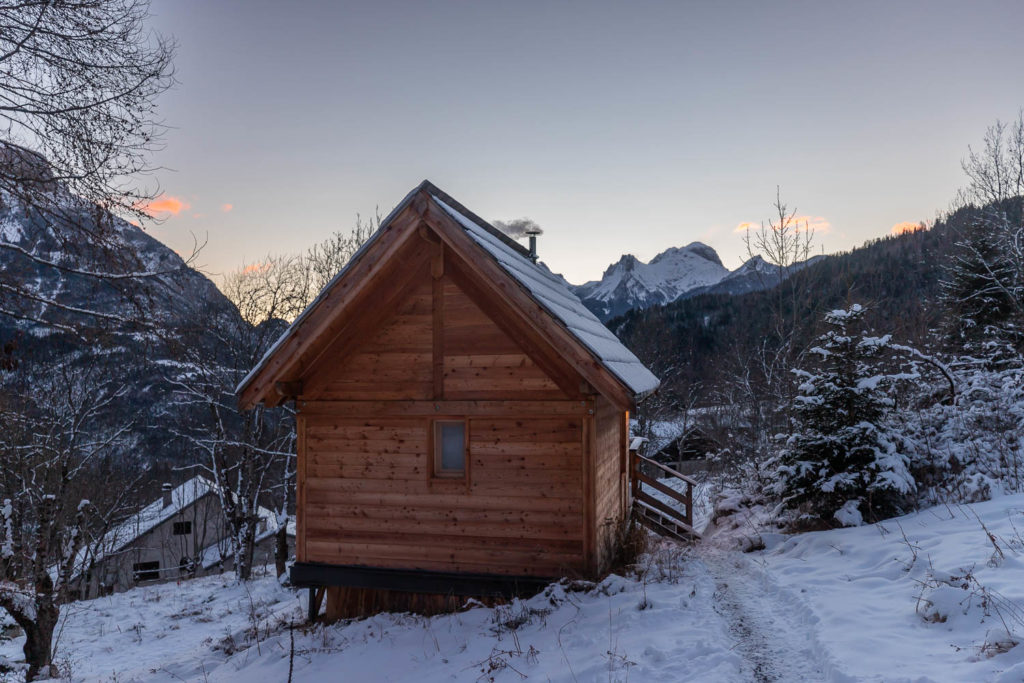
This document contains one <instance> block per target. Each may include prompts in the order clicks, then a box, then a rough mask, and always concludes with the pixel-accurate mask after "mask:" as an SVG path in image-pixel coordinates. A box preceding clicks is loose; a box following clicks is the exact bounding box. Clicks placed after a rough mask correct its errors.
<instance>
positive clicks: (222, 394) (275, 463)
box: [170, 315, 295, 581]
mask: <svg viewBox="0 0 1024 683" xmlns="http://www.w3.org/2000/svg"><path fill="white" fill-rule="evenodd" d="M276 323H277V324H275V321H273V320H271V321H265V323H264V324H262V325H250V324H249V323H248V322H247V321H245V320H243V319H242V318H241V317H235V318H231V317H229V316H226V315H218V316H216V317H214V318H212V319H211V320H209V321H208V324H207V326H206V327H207V329H208V330H209V332H208V334H210V335H212V336H213V337H214V338H216V339H217V342H218V343H217V346H218V347H219V348H220V349H222V350H223V354H222V355H219V356H216V357H209V356H207V355H204V353H203V351H202V349H201V348H200V347H198V346H185V347H183V349H182V360H183V361H184V362H186V363H188V364H189V365H190V366H191V371H190V372H188V373H186V374H184V375H180V376H177V377H172V378H170V382H171V383H172V384H173V386H174V389H175V393H176V395H177V397H178V400H179V402H180V403H181V404H182V405H184V406H186V407H191V408H192V409H193V411H192V412H193V414H194V415H195V418H194V419H193V420H190V421H189V422H188V423H186V424H181V425H173V426H172V427H171V430H172V431H173V432H174V433H176V434H177V436H178V437H179V438H180V439H181V440H182V441H183V442H184V443H186V444H188V445H189V446H190V447H191V448H192V449H193V450H194V451H195V453H196V454H197V456H198V457H197V463H196V464H195V465H194V466H193V468H194V469H198V470H200V471H201V472H203V473H204V474H205V476H206V477H207V478H209V479H210V480H211V481H212V482H213V483H214V487H215V489H216V491H217V494H218V496H219V498H220V506H221V509H222V511H223V513H224V519H225V522H226V523H227V525H228V528H229V530H230V532H231V535H230V551H231V555H232V561H233V563H234V569H235V574H236V576H237V577H238V578H239V579H240V580H243V581H244V580H248V579H249V578H250V577H251V573H252V562H253V554H254V550H255V544H256V537H257V535H258V534H259V532H260V531H261V528H260V525H261V523H262V520H261V519H260V515H259V507H260V502H261V499H264V498H266V497H268V496H269V495H271V492H272V490H273V489H274V488H275V485H278V484H279V482H278V481H277V480H276V477H278V476H280V473H281V472H282V471H286V470H287V469H288V466H287V464H284V465H282V462H285V461H287V460H290V459H294V457H295V446H294V439H295V436H294V429H293V427H292V424H293V422H292V419H291V414H290V412H289V411H287V410H284V409H267V408H263V407H259V408H257V409H255V410H252V411H247V412H244V413H243V412H240V411H239V410H238V402H237V398H236V396H235V387H236V386H237V385H238V382H239V381H240V380H241V379H242V377H244V376H245V373H246V372H248V370H249V369H250V368H251V367H253V366H254V365H255V364H256V362H257V361H258V360H259V359H260V357H262V355H263V353H264V352H265V351H266V349H267V348H268V347H269V344H271V343H273V340H274V339H275V338H276V336H277V334H279V333H280V331H281V330H282V329H283V327H282V325H281V324H280V321H276Z"/></svg>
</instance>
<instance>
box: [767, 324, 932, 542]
mask: <svg viewBox="0 0 1024 683" xmlns="http://www.w3.org/2000/svg"><path fill="white" fill-rule="evenodd" d="M864 313H865V309H864V308H863V307H862V306H860V305H858V304H854V305H852V306H851V307H850V308H849V309H847V310H836V311H832V312H830V313H828V314H827V315H826V316H825V322H826V323H827V324H828V325H830V326H831V328H832V329H830V330H829V331H828V332H827V333H825V334H824V335H822V336H821V337H820V338H819V339H818V344H817V345H816V346H814V347H812V348H811V349H810V354H811V356H812V357H816V358H817V360H816V362H815V363H814V367H813V370H812V371H809V370H795V371H794V372H795V374H796V375H797V378H798V382H799V386H798V388H797V395H796V397H795V402H794V406H793V408H794V412H795V415H796V420H795V429H794V431H793V434H792V435H790V436H789V438H788V439H787V440H786V441H785V443H784V445H783V448H782V449H781V452H780V454H779V455H778V457H777V458H776V461H775V464H776V465H777V470H776V474H775V479H774V481H773V483H772V491H773V492H774V493H775V494H777V495H779V496H780V497H781V498H782V502H783V504H784V506H785V507H786V508H789V509H791V510H795V511H799V512H802V513H804V514H803V515H802V516H801V517H800V518H799V520H798V521H799V522H801V523H803V524H809V525H816V524H821V523H826V524H829V523H833V521H838V522H839V523H841V524H844V525H850V524H860V523H861V522H862V521H863V519H864V518H869V519H880V518H883V517H886V516H889V515H891V514H895V513H898V512H899V511H900V508H901V504H902V503H903V502H904V501H905V499H906V497H907V495H908V494H909V493H911V492H912V491H913V490H914V488H915V483H914V479H913V476H912V475H911V473H910V471H909V468H908V465H909V461H908V458H907V456H906V455H905V454H904V451H905V449H904V444H903V441H902V438H901V437H900V436H899V434H898V433H897V432H896V430H895V429H893V427H892V424H891V422H890V420H889V416H890V413H891V412H892V410H893V406H894V400H893V397H892V396H893V390H894V388H895V385H896V384H897V383H898V382H899V381H900V380H905V379H910V378H912V377H914V376H915V375H913V374H907V373H899V372H895V373H892V372H890V373H886V372H884V371H883V370H882V366H883V365H884V364H885V363H886V361H888V360H889V359H890V358H891V353H890V351H891V349H890V343H891V338H890V336H889V335H886V336H883V337H874V336H867V335H866V334H865V333H864V332H863V317H864Z"/></svg>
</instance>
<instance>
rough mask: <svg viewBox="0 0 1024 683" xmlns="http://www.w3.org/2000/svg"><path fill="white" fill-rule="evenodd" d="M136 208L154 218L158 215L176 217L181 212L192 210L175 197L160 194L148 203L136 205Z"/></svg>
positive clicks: (184, 202) (187, 204) (188, 205)
mask: <svg viewBox="0 0 1024 683" xmlns="http://www.w3.org/2000/svg"><path fill="white" fill-rule="evenodd" d="M137 208H138V209H139V210H141V211H143V212H144V213H146V214H148V215H150V216H153V217H154V218H155V217H157V216H160V215H164V216H177V215H178V214H179V213H181V212H182V211H185V210H187V209H190V208H192V206H191V205H190V204H189V203H188V202H186V201H184V200H181V199H179V198H177V197H170V196H167V195H163V194H162V195H160V196H158V197H156V198H155V199H152V200H150V201H148V202H142V203H140V204H138V205H137Z"/></svg>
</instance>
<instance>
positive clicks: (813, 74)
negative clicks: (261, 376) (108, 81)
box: [147, 0, 1024, 283]
mask: <svg viewBox="0 0 1024 683" xmlns="http://www.w3.org/2000/svg"><path fill="white" fill-rule="evenodd" d="M152 12H153V17H152V22H151V23H152V26H153V28H154V29H155V30H157V31H159V32H160V33H162V34H164V35H166V36H172V37H173V38H174V39H175V40H176V41H177V43H178V51H177V55H176V58H175V68H176V72H177V80H178V84H177V85H176V86H175V88H174V89H173V90H172V91H170V92H168V93H165V94H164V95H163V96H162V97H161V99H160V102H159V104H160V112H161V115H162V117H163V118H164V120H165V122H166V123H167V125H168V126H169V127H170V128H169V130H168V132H167V134H166V135H165V138H164V149H163V150H162V151H160V152H159V153H158V154H157V155H156V156H155V158H154V162H155V163H156V164H158V165H159V166H160V167H161V170H159V171H158V172H157V173H156V175H155V177H154V178H153V179H152V181H153V182H158V183H159V186H160V189H161V191H162V193H163V195H162V197H161V201H160V202H159V203H158V204H157V205H156V206H155V207H154V213H155V214H156V215H157V216H158V217H159V218H160V219H161V221H160V222H159V223H158V224H154V225H149V226H147V229H148V230H149V231H150V232H151V234H153V235H154V236H156V237H157V238H159V239H161V240H162V241H164V242H165V243H167V244H168V245H170V246H171V247H173V248H175V249H177V250H178V251H179V252H186V253H187V252H189V251H190V248H191V246H192V243H193V235H195V236H196V237H198V239H199V240H200V241H205V242H206V246H205V248H204V249H203V251H202V253H201V255H200V258H199V260H198V264H199V265H201V266H202V269H203V270H204V271H205V272H206V273H207V274H209V275H210V276H211V277H214V279H217V277H218V276H219V275H220V274H223V273H225V272H229V271H231V270H234V269H236V268H239V267H241V266H242V265H244V264H248V263H254V262H258V261H260V260H262V259H263V258H265V256H266V255H268V254H282V253H294V252H300V251H302V250H304V249H305V248H307V247H308V246H310V245H312V244H314V243H316V242H318V241H320V240H322V239H324V238H326V237H327V236H329V235H330V234H331V233H332V232H334V231H336V230H346V231H347V230H349V229H351V227H352V226H353V225H354V224H355V219H356V215H357V214H361V215H362V216H364V217H366V216H371V215H373V214H374V213H375V212H376V211H378V210H379V211H380V213H381V214H387V212H388V211H389V210H390V209H391V208H392V207H393V206H394V205H395V204H397V203H398V202H399V201H400V200H401V199H402V198H403V197H404V196H405V194H406V193H407V192H408V191H409V190H411V189H412V188H413V187H415V186H416V185H417V184H418V183H419V182H420V181H421V180H423V179H424V178H427V179H429V180H431V181H432V182H434V183H435V184H436V185H438V186H439V187H441V188H442V189H443V190H445V191H446V192H448V193H449V194H450V195H452V196H453V197H455V198H456V199H458V200H459V201H460V202H462V203H463V204H465V205H466V206H467V207H468V208H470V209H471V210H473V211H474V212H475V213H477V214H478V215H480V216H482V217H484V218H486V219H490V220H509V219H515V218H520V217H529V218H531V219H533V220H534V221H536V222H537V223H539V224H540V225H541V226H542V228H543V229H544V234H543V235H542V236H541V237H540V239H539V245H538V251H539V252H540V255H541V258H542V260H544V261H545V262H546V263H547V264H548V265H549V266H550V267H551V268H552V270H554V271H556V272H560V273H562V274H564V275H565V276H566V278H567V279H568V280H569V281H570V282H575V283H581V282H584V281H586V280H591V279H596V278H599V277H600V275H601V273H602V272H603V271H604V269H605V268H606V267H607V266H608V265H609V264H610V263H612V262H614V261H617V260H618V258H619V257H620V256H621V255H622V254H623V253H632V254H634V255H636V256H637V257H638V258H640V259H642V260H648V259H650V258H652V257H653V256H655V255H656V254H658V253H659V252H661V251H663V250H664V249H666V248H668V247H671V246H682V245H685V244H688V243H690V242H693V241H701V242H704V243H706V244H709V245H710V246H712V247H714V248H715V249H716V250H717V251H718V253H719V254H720V255H721V258H722V261H723V262H724V264H725V265H726V266H727V267H729V268H735V267H737V266H738V265H740V263H741V262H742V261H743V260H744V258H745V256H746V253H745V247H744V243H743V239H742V238H743V230H742V228H741V226H743V225H744V224H747V223H752V224H754V225H759V224H760V223H761V221H765V220H768V219H769V218H771V217H772V212H773V208H772V203H773V202H774V201H775V196H776V188H777V187H779V188H781V190H780V191H781V196H782V199H783V200H784V201H785V202H786V203H787V204H788V205H789V207H790V208H791V209H795V210H796V212H797V214H798V215H800V216H804V217H807V220H808V221H809V222H811V223H812V224H813V225H815V226H817V230H816V234H815V243H816V250H817V251H824V252H826V253H831V252H835V251H839V250H845V249H850V248H853V247H855V246H858V245H860V244H862V243H864V242H865V241H866V240H869V239H873V238H877V237H881V236H883V235H886V234H889V233H890V231H891V230H892V229H893V227H894V226H896V225H899V224H901V223H906V222H912V223H917V222H918V221H930V220H933V219H934V218H935V217H936V215H937V214H938V213H939V212H941V211H943V210H945V209H947V208H948V207H949V206H950V203H951V201H952V200H953V198H954V195H955V194H956V191H957V189H958V188H959V187H961V186H962V185H963V184H964V178H963V174H962V171H961V169H960V160H961V159H962V158H963V157H964V155H965V154H966V153H967V150H968V145H975V146H977V145H979V144H980V141H981V138H982V136H983V134H984V132H985V129H986V127H988V126H989V125H991V124H992V123H994V122H995V121H996V119H1003V120H1007V119H1013V118H1015V117H1016V116H1017V113H1018V111H1019V110H1020V108H1021V107H1022V106H1024V79H1022V78H1021V77H1020V69H1021V65H1024V40H1021V39H1020V26H1022V25H1024V3H1021V2H1017V1H1013V2H970V3H964V2H941V1H929V2H909V1H906V2H856V3H853V2H842V3H840V2H773V3H763V2H731V1H725V2H700V3H698V2H661V3H654V2H639V1H637V2H605V1H602V0H593V1H590V2H530V1H528V0H524V1H521V2H501V3H499V2H486V1H483V0H477V1H469V0H461V1H452V2H389V1H387V0H375V1H370V2H331V1H326V0H325V1H321V2H314V1H311V0H310V1H303V2H270V1H265V0H153V4H152Z"/></svg>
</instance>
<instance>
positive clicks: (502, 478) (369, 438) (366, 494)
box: [300, 413, 584, 576]
mask: <svg viewBox="0 0 1024 683" xmlns="http://www.w3.org/2000/svg"><path fill="white" fill-rule="evenodd" d="M446 417H447V416H446ZM303 422H304V424H305V437H304V443H305V460H306V462H305V486H304V491H303V509H302V512H301V515H300V516H301V517H302V519H303V530H304V534H305V539H304V540H305V544H304V550H305V555H304V558H305V559H304V561H307V562H323V563H328V564H345V565H348V564H357V565H368V566H375V567H391V568H412V569H428V570H438V571H463V572H488V573H504V574H510V575H524V576H530V575H535V576H557V575H561V574H564V573H566V572H578V571H581V570H582V568H583V565H584V557H583V543H582V535H583V519H582V506H583V500H582V498H583V495H582V486H581V482H580V474H579V473H580V462H581V460H582V450H581V448H580V443H581V440H580V434H581V429H582V418H573V417H561V418H552V419H545V420H526V421H524V420H518V419H508V418H503V419H492V418H470V419H469V420H468V426H469V454H470V459H471V464H470V468H471V477H470V483H469V486H468V489H467V488H466V487H464V486H457V487H455V488H451V487H449V486H447V485H448V484H450V483H451V482H447V481H446V482H441V483H442V484H444V486H442V487H441V488H440V489H438V488H437V487H435V486H434V484H435V483H437V482H436V481H433V480H432V468H431V467H430V464H429V462H428V453H429V434H430V424H431V420H430V419H429V418H380V417H374V416H367V417H365V418H352V417H347V418H339V417H334V416H330V415H322V414H313V413H310V414H308V415H306V416H304V420H303ZM524 422H525V423H524Z"/></svg>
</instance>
